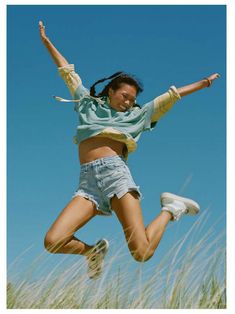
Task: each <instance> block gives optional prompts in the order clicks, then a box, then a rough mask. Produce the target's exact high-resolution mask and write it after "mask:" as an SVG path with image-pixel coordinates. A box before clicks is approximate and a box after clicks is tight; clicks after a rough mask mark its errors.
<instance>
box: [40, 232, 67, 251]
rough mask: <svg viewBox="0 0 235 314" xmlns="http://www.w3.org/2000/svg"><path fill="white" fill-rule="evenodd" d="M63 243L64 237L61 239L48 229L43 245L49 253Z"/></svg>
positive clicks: (56, 249)
mask: <svg viewBox="0 0 235 314" xmlns="http://www.w3.org/2000/svg"><path fill="white" fill-rule="evenodd" d="M64 243H65V239H62V238H61V237H59V236H58V235H56V234H55V233H54V232H53V231H50V230H49V231H48V232H47V234H46V235H45V238H44V247H45V249H46V250H47V251H48V252H50V253H56V252H57V251H58V250H59V248H60V247H61V246H63V244H64Z"/></svg>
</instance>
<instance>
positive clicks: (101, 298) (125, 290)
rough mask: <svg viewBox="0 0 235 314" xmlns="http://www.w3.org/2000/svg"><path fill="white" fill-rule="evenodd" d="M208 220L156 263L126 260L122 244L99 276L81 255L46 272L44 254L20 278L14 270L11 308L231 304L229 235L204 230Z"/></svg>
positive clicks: (9, 297) (201, 220)
mask: <svg viewBox="0 0 235 314" xmlns="http://www.w3.org/2000/svg"><path fill="white" fill-rule="evenodd" d="M205 218H206V215H205V214H203V215H201V216H200V217H199V219H197V220H196V222H195V223H194V224H193V226H192V227H191V228H190V230H189V231H188V232H187V234H185V236H184V237H183V238H181V239H179V240H178V241H177V242H176V243H175V244H174V246H173V247H172V248H171V249H170V250H169V251H168V253H167V254H166V255H165V256H164V257H163V258H162V259H161V261H160V262H159V261H158V262H157V264H156V266H154V267H149V268H148V266H146V265H147V263H148V262H147V263H146V264H138V267H135V269H134V270H133V265H134V264H133V263H135V265H136V262H135V261H132V262H131V263H126V258H125V254H123V252H122V251H123V248H119V249H117V250H116V253H115V254H114V255H113V256H109V255H108V256H107V257H106V260H105V270H104V273H103V275H102V277H101V278H100V279H98V280H89V279H88V277H87V275H86V267H87V265H86V263H85V259H84V258H82V257H81V258H80V257H78V258H77V261H76V262H75V263H73V264H71V265H69V266H68V267H67V268H65V267H64V266H63V263H64V260H62V261H61V265H60V264H58V265H56V266H55V267H53V269H52V270H51V271H50V272H46V273H45V272H44V271H43V269H41V268H40V267H42V266H41V265H42V261H43V260H44V261H45V259H46V257H45V256H48V255H49V254H46V255H42V256H41V257H39V258H38V259H37V260H36V261H35V262H34V263H33V264H32V265H31V267H30V269H28V271H27V272H25V273H23V274H22V273H21V274H20V276H17V274H14V267H13V268H12V271H11V272H12V274H9V277H8V278H9V279H8V285H7V308H8V309H157V308H164V309H190V308H194V309H199V308H203V309H208V308H211V309H215V308H216V309H222V308H226V277H225V264H226V262H225V234H224V233H221V234H219V235H218V234H216V233H215V231H214V227H213V226H212V227H211V228H210V229H209V230H207V231H206V232H205V231H203V228H204V227H205V226H204V225H205ZM163 241H164V239H163ZM156 254H157V253H156ZM50 256H52V255H50ZM66 258H69V256H68V255H67V256H66ZM117 265H118V266H117ZM144 267H145V268H144ZM146 268H147V271H146ZM144 270H145V271H144ZM35 273H37V274H38V276H36V277H38V278H35V276H34V274H35Z"/></svg>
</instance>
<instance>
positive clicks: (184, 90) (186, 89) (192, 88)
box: [177, 73, 220, 97]
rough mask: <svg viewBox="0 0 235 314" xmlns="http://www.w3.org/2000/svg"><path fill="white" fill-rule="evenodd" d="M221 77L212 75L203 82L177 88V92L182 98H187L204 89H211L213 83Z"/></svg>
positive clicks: (216, 74)
mask: <svg viewBox="0 0 235 314" xmlns="http://www.w3.org/2000/svg"><path fill="white" fill-rule="evenodd" d="M219 77H220V75H219V74H218V73H215V74H212V75H210V76H208V77H206V78H204V79H203V80H201V81H198V82H195V83H192V84H190V85H186V86H183V87H179V88H177V92H178V93H179V95H180V97H183V96H186V95H188V94H191V93H194V92H196V91H198V90H200V89H202V88H205V87H210V86H211V84H212V83H213V81H214V80H215V79H217V78H219Z"/></svg>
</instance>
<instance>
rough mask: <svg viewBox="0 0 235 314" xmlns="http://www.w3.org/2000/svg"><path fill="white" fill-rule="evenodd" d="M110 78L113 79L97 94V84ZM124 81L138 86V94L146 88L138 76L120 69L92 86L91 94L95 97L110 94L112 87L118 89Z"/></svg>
mask: <svg viewBox="0 0 235 314" xmlns="http://www.w3.org/2000/svg"><path fill="white" fill-rule="evenodd" d="M110 79H111V81H110V82H109V83H108V84H107V85H106V86H105V87H104V88H103V90H102V91H101V92H100V93H99V94H98V95H96V91H95V86H96V85H97V84H100V83H103V82H104V81H106V80H110ZM123 83H124V84H128V85H131V86H134V87H135V88H136V93H137V95H138V94H139V93H141V92H142V91H143V90H144V88H143V84H142V83H141V81H140V80H139V79H138V78H136V77H135V76H134V75H132V74H128V73H125V72H123V71H119V72H116V73H114V74H112V75H111V76H109V77H107V78H106V77H105V78H103V79H100V80H98V81H96V82H95V83H94V84H93V85H92V86H91V88H90V95H91V96H93V97H102V96H108V92H109V89H110V88H112V89H113V90H117V89H119V88H120V87H121V84H123ZM136 106H138V107H139V105H137V104H136Z"/></svg>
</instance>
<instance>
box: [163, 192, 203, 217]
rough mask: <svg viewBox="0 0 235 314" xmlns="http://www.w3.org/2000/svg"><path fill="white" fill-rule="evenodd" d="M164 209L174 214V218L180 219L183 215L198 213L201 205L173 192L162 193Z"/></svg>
mask: <svg viewBox="0 0 235 314" xmlns="http://www.w3.org/2000/svg"><path fill="white" fill-rule="evenodd" d="M161 206H162V210H165V211H168V212H170V213H171V214H172V220H179V219H180V218H181V217H182V216H183V215H185V214H189V215H196V214H197V213H198V212H199V211H200V206H199V205H198V203H196V202H195V201H193V200H191V199H189V198H185V197H182V196H178V195H175V194H172V193H167V192H165V193H162V194H161Z"/></svg>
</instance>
